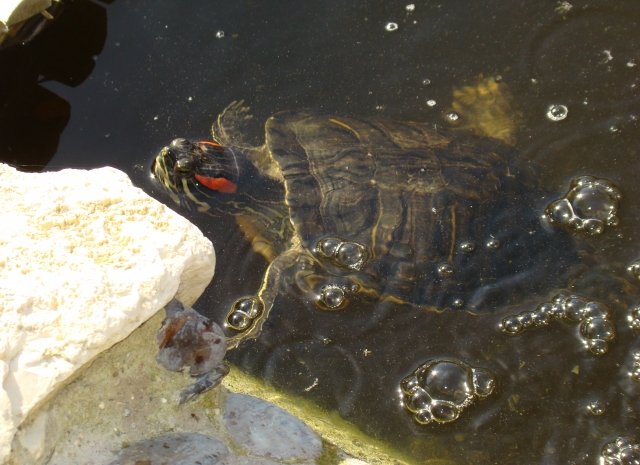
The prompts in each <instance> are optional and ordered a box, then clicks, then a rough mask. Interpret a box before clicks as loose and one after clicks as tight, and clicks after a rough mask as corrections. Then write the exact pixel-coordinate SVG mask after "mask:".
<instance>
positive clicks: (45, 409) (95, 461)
mask: <svg viewBox="0 0 640 465" xmlns="http://www.w3.org/2000/svg"><path fill="white" fill-rule="evenodd" d="M163 317H164V312H163V311H160V312H158V314H156V315H154V316H153V317H152V318H151V319H149V320H148V321H147V322H146V323H145V324H144V325H142V326H141V327H139V328H138V329H137V330H135V331H134V332H133V333H132V334H131V335H130V336H129V337H127V338H126V339H125V340H124V341H122V342H120V343H118V344H116V345H114V346H113V347H111V348H110V349H108V350H106V351H105V352H103V353H101V354H100V355H99V356H98V357H96V359H95V360H94V361H93V362H92V363H91V364H89V366H87V367H84V368H83V369H82V371H81V373H80V375H79V376H78V377H76V378H75V379H74V381H73V382H71V383H69V384H68V385H67V386H65V387H64V388H63V389H61V390H59V391H58V392H57V393H56V394H55V395H54V396H52V397H51V398H50V399H49V400H48V401H47V402H45V403H44V404H43V405H42V406H41V407H39V408H38V409H37V410H35V411H34V412H32V413H31V414H30V415H29V417H28V418H27V419H26V420H25V422H24V423H23V424H22V425H21V427H20V431H19V432H18V434H16V438H15V439H14V441H13V444H12V446H13V447H12V453H11V456H10V458H9V461H8V465H25V464H29V465H45V464H46V465H105V464H109V463H110V462H113V461H114V460H117V459H118V458H122V455H120V454H121V450H126V449H127V448H130V447H132V446H134V445H135V444H140V443H141V441H142V443H145V444H148V442H147V441H148V440H149V439H151V438H154V437H157V436H165V437H166V436H168V435H174V434H181V435H182V437H183V438H185V439H187V440H189V439H190V438H192V437H193V436H194V435H195V434H196V433H197V434H199V435H206V436H208V437H210V438H213V439H215V440H217V441H221V442H222V443H223V444H224V445H225V446H226V448H227V450H228V451H229V455H228V456H226V457H225V458H224V459H223V460H222V461H221V462H220V463H219V465H222V464H223V463H224V464H225V465H284V464H285V463H287V464H291V463H295V464H296V465H315V464H323V465H338V464H339V465H367V464H366V463H364V462H361V461H359V460H355V459H353V458H348V457H347V456H346V455H345V454H344V453H343V452H341V451H340V450H339V449H338V448H336V447H334V446H332V445H330V444H328V443H326V442H325V443H323V448H322V456H321V457H320V458H318V459H316V460H304V461H298V460H294V461H282V460H277V459H275V458H273V457H271V458H268V459H267V458H262V457H252V456H249V455H247V451H246V450H245V449H244V448H243V447H242V446H241V445H240V444H238V443H236V442H234V441H233V436H232V435H231V433H230V431H228V430H227V429H226V428H225V423H226V422H225V421H224V412H225V411H226V410H227V409H228V407H227V405H226V401H227V400H228V398H229V397H235V396H233V395H231V394H230V393H229V392H228V391H227V390H226V389H225V388H224V387H222V386H220V387H218V388H215V389H213V390H211V391H209V392H205V393H203V394H201V395H199V396H198V397H196V398H195V399H193V400H191V401H189V402H187V403H185V404H183V405H178V400H179V393H180V391H182V390H183V389H184V388H185V387H187V386H188V385H189V384H191V383H192V382H193V378H191V377H190V376H189V375H188V374H186V373H175V372H171V371H167V370H165V369H164V368H163V367H161V366H160V365H159V364H158V363H156V361H155V359H154V358H155V354H156V351H157V346H156V344H155V341H154V336H155V334H156V331H157V330H158V328H159V327H160V324H161V321H162V318H163ZM237 371H238V370H236V369H235V368H234V369H233V370H232V372H237ZM230 376H231V375H230ZM227 378H228V377H227ZM243 398H244V399H248V400H249V401H251V400H255V398H254V397H252V396H239V399H240V400H242V399H243ZM236 400H238V398H236ZM236 407H239V408H240V409H241V410H243V411H247V412H248V411H250V409H251V404H246V405H242V404H240V405H239V406H238V405H237V403H236ZM285 419H286V418H285ZM286 425H293V426H294V429H293V430H288V433H287V428H286ZM271 428H273V426H272V425H271V424H265V426H264V428H263V429H264V430H266V431H263V433H262V434H263V435H268V434H269V430H270V429H271ZM276 430H277V431H278V432H279V434H280V436H279V439H280V440H283V441H284V442H288V441H289V440H290V439H291V438H293V440H294V441H295V434H296V433H297V432H298V428H297V425H296V424H295V422H292V421H286V422H285V424H281V425H279V426H278V427H277V428H276ZM187 433H190V434H187ZM283 433H285V434H284V436H282V434H283ZM277 439H278V438H274V440H277ZM212 444H213V443H212ZM163 449H164V450H165V451H166V452H167V453H168V454H169V456H170V457H171V454H172V453H173V451H172V449H171V446H170V447H169V448H164V446H163ZM185 450H192V449H189V448H187V449H185ZM223 450H224V449H223ZM155 452H157V453H156V454H155V457H156V458H158V460H163V459H165V458H166V457H163V455H162V454H161V453H159V452H162V451H158V450H157V449H156V450H155ZM122 453H124V452H122ZM148 459H149V458H147V459H144V460H148ZM141 463H143V462H141ZM151 463H152V464H153V462H151ZM170 463H171V465H173V462H170ZM188 463H190V464H193V463H194V462H193V461H191V462H188ZM389 463H394V462H392V461H389V460H387V461H385V462H381V463H380V465H383V464H384V465H388V464H389Z"/></svg>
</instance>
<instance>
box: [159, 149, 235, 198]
mask: <svg viewBox="0 0 640 465" xmlns="http://www.w3.org/2000/svg"><path fill="white" fill-rule="evenodd" d="M151 170H152V172H153V174H154V176H155V177H156V179H157V180H158V181H159V182H160V183H161V184H162V185H163V186H164V187H165V188H166V189H168V190H169V191H170V192H172V193H179V192H189V191H191V190H192V189H196V190H201V187H202V186H204V187H206V188H207V189H211V190H214V191H218V192H223V193H234V192H235V191H236V188H237V187H236V186H237V182H238V175H239V169H238V163H237V160H236V157H235V155H234V153H233V152H232V151H231V150H229V149H225V148H224V147H222V146H221V145H220V144H217V143H215V142H210V141H197V142H191V141H189V140H187V139H174V140H173V141H172V142H171V144H170V145H169V146H168V147H165V148H163V149H162V150H161V151H160V153H159V154H158V156H157V157H156V159H155V160H154V162H153V165H152V166H151Z"/></svg>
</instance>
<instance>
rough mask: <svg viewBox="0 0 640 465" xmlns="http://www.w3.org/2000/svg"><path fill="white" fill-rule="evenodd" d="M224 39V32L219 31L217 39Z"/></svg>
mask: <svg viewBox="0 0 640 465" xmlns="http://www.w3.org/2000/svg"><path fill="white" fill-rule="evenodd" d="M223 37H224V31H218V32H216V38H217V39H222V38H223Z"/></svg>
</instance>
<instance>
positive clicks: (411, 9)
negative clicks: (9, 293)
mask: <svg viewBox="0 0 640 465" xmlns="http://www.w3.org/2000/svg"><path fill="white" fill-rule="evenodd" d="M405 8H406V9H407V11H413V10H415V9H416V6H415V5H414V4H413V3H409V4H408V5H407V6H406V7H405Z"/></svg>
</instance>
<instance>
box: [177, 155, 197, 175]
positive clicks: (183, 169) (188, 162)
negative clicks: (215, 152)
mask: <svg viewBox="0 0 640 465" xmlns="http://www.w3.org/2000/svg"><path fill="white" fill-rule="evenodd" d="M173 169H174V171H175V172H176V173H177V174H179V175H180V176H183V177H187V176H191V175H192V174H193V173H194V172H195V170H196V163H195V161H194V160H193V158H191V157H182V158H178V159H177V160H176V164H175V165H174V168H173Z"/></svg>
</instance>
